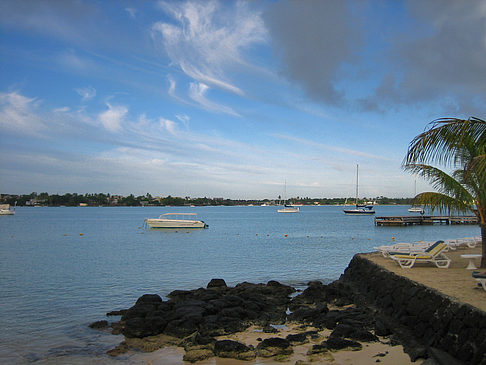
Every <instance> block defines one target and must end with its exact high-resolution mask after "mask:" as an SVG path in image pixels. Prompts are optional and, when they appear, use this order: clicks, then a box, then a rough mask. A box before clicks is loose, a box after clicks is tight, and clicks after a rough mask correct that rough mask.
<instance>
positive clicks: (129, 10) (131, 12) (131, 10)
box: [125, 8, 137, 19]
mask: <svg viewBox="0 0 486 365" xmlns="http://www.w3.org/2000/svg"><path fill="white" fill-rule="evenodd" d="M125 11H126V12H127V13H128V15H129V16H130V18H132V19H135V18H136V17H137V9H135V8H125Z"/></svg>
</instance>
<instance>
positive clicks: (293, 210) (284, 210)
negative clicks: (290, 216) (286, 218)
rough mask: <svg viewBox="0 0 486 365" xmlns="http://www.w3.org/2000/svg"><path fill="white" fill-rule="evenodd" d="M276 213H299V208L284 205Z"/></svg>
mask: <svg viewBox="0 0 486 365" xmlns="http://www.w3.org/2000/svg"><path fill="white" fill-rule="evenodd" d="M277 212H278V213H299V212H300V208H299V207H291V206H287V205H285V206H284V207H283V208H280V209H277Z"/></svg>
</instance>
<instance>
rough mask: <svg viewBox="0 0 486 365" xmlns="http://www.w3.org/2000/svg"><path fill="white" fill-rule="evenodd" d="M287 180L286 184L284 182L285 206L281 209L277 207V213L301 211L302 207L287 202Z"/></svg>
mask: <svg viewBox="0 0 486 365" xmlns="http://www.w3.org/2000/svg"><path fill="white" fill-rule="evenodd" d="M286 195H287V180H285V184H284V200H283V207H282V208H280V209H277V213H299V212H300V208H299V207H296V206H294V205H290V204H289V205H287V204H286V201H287V197H286Z"/></svg>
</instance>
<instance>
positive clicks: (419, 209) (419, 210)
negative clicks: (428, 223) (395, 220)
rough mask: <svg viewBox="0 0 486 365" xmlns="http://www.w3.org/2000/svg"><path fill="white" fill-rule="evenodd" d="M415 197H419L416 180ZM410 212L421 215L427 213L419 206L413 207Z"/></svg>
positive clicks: (409, 209)
mask: <svg viewBox="0 0 486 365" xmlns="http://www.w3.org/2000/svg"><path fill="white" fill-rule="evenodd" d="M414 196H417V180H415V195H414ZM408 211H409V212H410V213H420V214H424V213H425V211H424V209H423V208H422V207H419V206H416V205H412V206H411V207H410V208H408Z"/></svg>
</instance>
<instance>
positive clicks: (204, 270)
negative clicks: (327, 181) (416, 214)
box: [0, 206, 480, 364]
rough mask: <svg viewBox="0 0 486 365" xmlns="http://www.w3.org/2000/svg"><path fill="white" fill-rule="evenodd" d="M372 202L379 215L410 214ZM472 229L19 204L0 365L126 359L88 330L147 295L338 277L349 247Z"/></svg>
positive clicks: (1, 284) (6, 235)
mask: <svg viewBox="0 0 486 365" xmlns="http://www.w3.org/2000/svg"><path fill="white" fill-rule="evenodd" d="M407 208H408V207H407V206H378V207H375V210H376V215H377V216H381V215H383V216H387V215H409V214H410V213H408V212H407ZM168 212H195V213H197V214H198V218H199V219H202V220H204V221H205V222H206V223H207V224H208V225H209V228H208V229H196V230H187V229H177V230H161V229H158V230H156V229H148V228H146V227H144V219H145V218H156V217H158V216H159V215H160V214H162V213H168ZM478 235H480V229H479V227H478V226H475V225H465V226H462V225H454V226H453V225H450V226H449V225H433V226H410V227H376V226H375V225H374V217H373V216H346V215H344V213H343V211H342V207H339V206H304V207H301V212H300V213H295V214H291V213H287V214H279V213H277V207H273V206H262V207H260V206H250V207H247V206H238V207H224V206H220V207H18V208H17V210H16V214H15V215H14V216H2V217H0V326H1V328H2V331H0V363H9V364H23V363H40V364H50V363H52V364H54V363H55V364H61V363H62V364H64V363H103V364H105V363H111V362H113V363H120V362H122V363H123V362H127V363H135V362H137V358H136V357H129V356H126V357H123V356H121V357H119V358H118V359H116V360H113V359H110V358H109V357H108V356H107V355H106V354H105V353H106V351H107V350H108V349H110V348H113V347H114V346H115V345H116V344H118V343H120V342H121V341H122V340H123V336H114V335H111V334H109V333H107V332H103V331H98V330H93V329H90V328H89V327H88V325H89V324H90V323H92V322H94V321H98V320H102V319H106V317H105V314H106V313H107V312H109V311H112V310H118V309H126V308H129V307H130V306H132V305H133V304H134V303H135V301H136V300H137V298H139V297H140V296H141V295H143V294H146V293H156V294H159V295H160V296H162V297H165V296H166V295H167V294H168V293H170V292H171V291H173V290H175V289H187V290H189V289H196V288H199V287H206V285H207V283H208V282H209V281H210V280H211V279H212V278H222V279H224V280H225V281H226V283H227V284H228V285H229V286H233V285H235V284H237V283H239V282H243V281H248V282H252V283H266V282H268V281H269V280H277V281H279V282H281V283H283V284H288V285H291V286H294V287H297V288H303V287H305V285H306V283H307V282H309V281H311V280H320V281H322V282H324V283H329V282H331V281H333V280H336V279H338V278H339V276H340V275H341V274H342V273H343V271H344V270H345V268H346V266H347V264H348V263H349V261H350V260H351V258H352V257H353V255H354V254H356V253H359V252H370V251H373V247H374V246H379V245H389V244H393V243H396V242H413V241H420V240H422V241H435V240H438V239H453V238H462V237H471V236H478Z"/></svg>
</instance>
